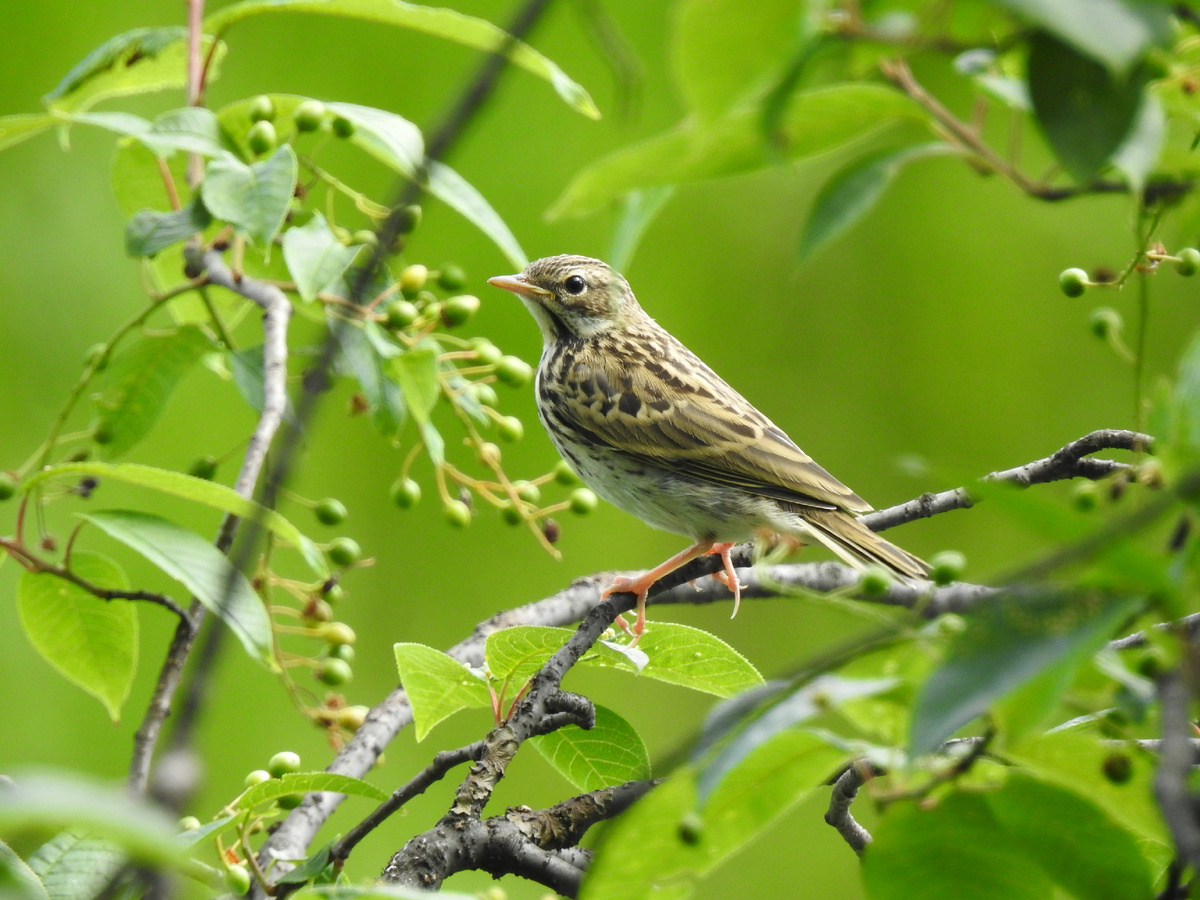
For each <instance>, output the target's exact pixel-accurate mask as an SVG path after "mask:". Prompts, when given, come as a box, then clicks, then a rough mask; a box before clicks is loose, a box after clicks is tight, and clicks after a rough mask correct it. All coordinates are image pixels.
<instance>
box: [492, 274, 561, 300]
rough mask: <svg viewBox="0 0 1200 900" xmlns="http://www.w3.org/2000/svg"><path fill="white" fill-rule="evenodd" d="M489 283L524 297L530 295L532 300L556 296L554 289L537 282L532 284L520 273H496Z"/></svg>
mask: <svg viewBox="0 0 1200 900" xmlns="http://www.w3.org/2000/svg"><path fill="white" fill-rule="evenodd" d="M488 284H490V285H492V287H498V288H501V289H502V290H505V291H512V292H513V293H514V294H520V295H521V296H522V297H528V298H529V299H531V300H545V299H548V298H549V297H552V296H554V294H553V292H552V291H548V290H546V289H545V288H543V287H538V286H537V285H536V284H530V283H529V282H528V281H526V280H525V276H524V275H520V274H517V275H496V276H494V277H492V278H489V279H488Z"/></svg>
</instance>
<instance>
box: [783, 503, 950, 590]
mask: <svg viewBox="0 0 1200 900" xmlns="http://www.w3.org/2000/svg"><path fill="white" fill-rule="evenodd" d="M804 520H805V522H806V523H807V524H808V526H809V531H810V533H811V534H812V536H813V537H815V538H816V539H817V540H819V541H820V542H821V543H822V544H824V545H825V546H826V547H828V548H829V549H830V550H832V551H833V552H834V553H836V554H837V555H838V556H839V557H841V558H842V559H843V560H845V561H846V562H848V563H849V564H850V565H852V566H854V567H855V568H856V569H861V568H863V566H864V565H866V564H870V563H878V564H879V565H881V566H883V567H884V568H886V569H890V570H892V571H893V572H895V573H896V574H897V575H901V576H903V577H905V578H927V577H928V576H929V563H927V562H925V560H923V559H921V558H919V557H916V556H913V555H912V554H911V553H909V552H908V551H907V550H903V549H901V548H900V547H897V546H896V545H895V544H893V543H892V542H891V541H887V540H884V539H883V538H881V537H880V536H879V535H877V534H876V533H875V532H873V531H872V530H871V529H870V528H868V527H867V526H866V525H864V524H863V523H862V522H860V521H859V520H858V518H857V517H856V516H854V515H851V514H850V513H847V512H843V511H842V510H840V509H835V510H815V509H806V510H805V511H804Z"/></svg>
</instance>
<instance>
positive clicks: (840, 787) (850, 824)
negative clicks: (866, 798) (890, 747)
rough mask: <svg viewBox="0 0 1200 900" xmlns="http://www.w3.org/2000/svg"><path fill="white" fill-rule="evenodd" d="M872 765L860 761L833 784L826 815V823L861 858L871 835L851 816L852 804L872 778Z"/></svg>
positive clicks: (848, 768)
mask: <svg viewBox="0 0 1200 900" xmlns="http://www.w3.org/2000/svg"><path fill="white" fill-rule="evenodd" d="M869 766H870V763H868V762H866V761H865V760H858V761H856V762H855V763H854V764H853V765H851V766H849V767H847V769H846V771H845V772H843V773H842V774H841V776H840V777H839V778H838V780H837V781H835V782H834V784H833V792H832V793H831V794H830V796H829V809H828V810H827V811H826V813H825V823H826V824H827V825H831V826H833V827H834V828H835V829H837V833H838V834H840V835H841V836H842V839H843V840H844V841H845V842H846V843H847V844H849V845H850V849H852V850H853V851H854V852H855V853H857V854H858V855H859V856H862V855H863V851H864V850H866V849H867V845H868V844H870V843H871V833H870V832H869V831H867V829H865V828H863V827H862V826H861V825H859V824H858V822H857V821H855V819H854V816H852V815H851V814H850V804H851V803H853V802H854V798H855V797H857V796H858V789H859V788H861V787H862V786H863V785H864V784H865V783H866V780H867V779H868V778H869V777H870V776H871V771H870V768H869Z"/></svg>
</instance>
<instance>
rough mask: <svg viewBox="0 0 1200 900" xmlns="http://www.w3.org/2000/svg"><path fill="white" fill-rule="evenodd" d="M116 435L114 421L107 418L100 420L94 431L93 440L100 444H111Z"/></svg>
mask: <svg viewBox="0 0 1200 900" xmlns="http://www.w3.org/2000/svg"><path fill="white" fill-rule="evenodd" d="M115 436H116V435H114V434H113V427H112V423H111V422H109V421H108V420H107V419H106V420H104V421H103V422H100V423H99V424H98V425H97V426H96V427H95V429H94V430H93V431H92V440H93V441H95V442H96V443H97V444H100V445H104V444H111V443H112V440H113V438H114V437H115Z"/></svg>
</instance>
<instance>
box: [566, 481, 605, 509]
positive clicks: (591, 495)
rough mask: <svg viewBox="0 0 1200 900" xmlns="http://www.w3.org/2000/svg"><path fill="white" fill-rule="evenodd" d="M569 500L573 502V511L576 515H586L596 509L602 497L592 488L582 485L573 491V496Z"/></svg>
mask: <svg viewBox="0 0 1200 900" xmlns="http://www.w3.org/2000/svg"><path fill="white" fill-rule="evenodd" d="M567 502H569V503H570V504H571V512H573V513H575V515H577V516H586V515H587V514H588V513H590V512H593V511H595V509H596V507H597V506H598V505H599V504H600V498H599V497H597V496H596V494H595V492H593V491H592V490H591V489H590V488H585V487H581V488H575V490H573V491H571V497H570V499H569V500H568V501H567Z"/></svg>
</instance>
